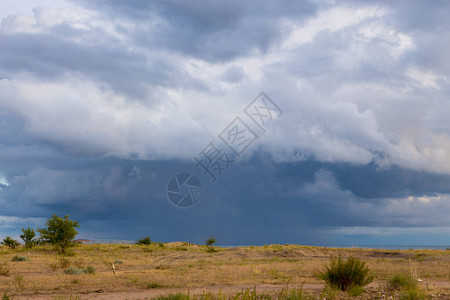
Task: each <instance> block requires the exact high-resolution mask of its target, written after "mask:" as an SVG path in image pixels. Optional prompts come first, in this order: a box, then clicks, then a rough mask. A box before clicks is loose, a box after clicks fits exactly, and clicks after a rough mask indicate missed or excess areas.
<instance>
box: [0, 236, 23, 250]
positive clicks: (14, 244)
mask: <svg viewBox="0 0 450 300" xmlns="http://www.w3.org/2000/svg"><path fill="white" fill-rule="evenodd" d="M2 245H5V246H7V247H9V248H11V249H15V248H17V247H18V246H19V245H20V243H19V242H18V241H16V240H15V239H13V238H12V237H10V236H7V237H5V238H4V239H3V241H2Z"/></svg>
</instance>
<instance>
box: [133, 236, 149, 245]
mask: <svg viewBox="0 0 450 300" xmlns="http://www.w3.org/2000/svg"><path fill="white" fill-rule="evenodd" d="M151 243H152V240H151V239H150V237H149V236H144V237H143V238H140V239H138V240H137V241H136V244H137V245H150V244H151Z"/></svg>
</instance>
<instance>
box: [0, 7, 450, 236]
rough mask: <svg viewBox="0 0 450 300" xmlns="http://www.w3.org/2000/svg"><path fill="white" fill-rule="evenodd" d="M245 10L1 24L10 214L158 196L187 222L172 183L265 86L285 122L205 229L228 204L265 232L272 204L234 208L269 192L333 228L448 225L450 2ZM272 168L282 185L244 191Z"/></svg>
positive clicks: (48, 14) (1, 170) (105, 213)
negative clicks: (170, 193)
mask: <svg viewBox="0 0 450 300" xmlns="http://www.w3.org/2000/svg"><path fill="white" fill-rule="evenodd" d="M234 2H235V3H234ZM234 2H233V3H229V2H227V3H222V2H220V1H206V2H202V3H189V4H187V3H186V2H184V1H139V2H123V1H112V0H111V1H95V2H92V1H71V2H60V3H61V5H59V8H56V6H53V7H50V6H48V5H47V6H36V7H35V8H34V9H33V11H32V12H30V13H27V14H8V15H4V16H0V18H1V17H3V18H2V19H1V26H0V45H1V47H0V133H1V138H0V205H2V211H3V212H2V214H3V215H4V216H5V218H6V219H5V220H10V219H8V218H9V217H13V216H14V217H18V218H19V217H20V218H28V217H36V218H41V217H43V216H46V215H48V213H49V212H50V211H52V210H58V211H61V212H63V211H71V212H73V213H74V214H76V215H77V216H78V217H80V218H84V219H85V221H86V222H94V219H95V218H97V219H99V220H100V219H107V220H110V219H112V218H116V217H117V213H116V212H115V211H116V210H122V211H125V212H128V213H129V215H130V216H131V215H133V214H136V213H137V211H136V209H137V207H147V205H148V208H149V209H151V211H152V212H151V215H152V216H153V215H154V214H156V212H161V211H164V213H165V215H166V217H167V221H166V222H164V221H161V222H162V223H163V224H165V225H164V226H166V227H167V228H170V226H175V225H174V222H175V221H174V220H176V218H178V217H179V216H178V213H174V212H172V211H170V210H168V208H166V207H165V205H167V204H168V203H166V202H163V201H165V200H164V197H165V196H164V189H163V188H161V187H164V186H165V182H166V181H167V180H168V178H170V176H171V175H173V174H172V173H174V172H178V171H182V169H181V170H180V169H178V168H179V167H187V168H190V167H192V163H191V159H192V157H193V156H194V155H195V154H197V153H198V152H199V151H200V150H201V149H203V148H204V147H205V146H206V145H207V143H208V142H209V141H210V140H212V139H216V138H217V134H218V133H220V132H221V131H222V130H223V128H225V126H227V125H228V123H229V122H230V121H231V120H233V119H234V118H235V117H236V116H243V112H242V110H243V108H244V107H246V106H247V104H248V103H249V102H250V101H251V100H252V99H253V98H254V97H255V96H256V95H257V94H258V93H259V92H260V91H261V90H263V91H265V92H266V93H267V94H268V95H269V96H270V97H271V98H272V99H273V100H274V101H275V102H276V103H277V104H278V105H279V106H280V107H281V108H282V109H283V111H284V114H283V116H282V118H280V119H279V120H277V121H276V122H272V123H271V124H270V128H269V130H268V131H267V132H266V133H265V134H261V138H260V139H258V141H257V144H255V145H254V146H253V147H250V148H249V149H248V150H247V152H246V153H245V156H244V158H243V159H242V160H241V161H240V164H241V165H242V166H241V165H240V164H238V166H237V167H236V168H239V167H240V168H241V169H242V171H239V172H244V173H245V174H247V175H248V177H250V178H253V179H249V178H248V177H245V178H244V179H243V180H242V182H236V181H233V180H237V179H236V178H238V177H239V176H238V177H236V176H234V177H232V179H229V180H228V181H225V182H228V183H226V184H225V183H223V184H224V186H226V187H228V188H229V187H230V186H235V185H237V186H238V187H237V188H236V191H237V192H236V193H234V192H233V193H231V192H230V191H229V190H222V188H217V187H214V188H213V189H214V190H215V191H216V192H217V194H214V193H212V194H210V195H209V197H210V198H207V200H205V201H209V203H210V204H208V205H206V204H205V206H204V207H203V208H198V211H197V213H198V214H199V215H200V216H202V218H201V220H203V222H205V223H207V222H208V221H207V220H209V219H208V218H207V217H206V216H207V215H208V214H207V211H208V210H209V213H210V214H212V215H214V213H212V212H211V211H215V212H224V211H225V212H226V213H225V216H228V218H230V219H228V220H233V218H234V217H233V216H235V217H236V218H237V219H236V224H235V225H234V226H235V227H237V226H238V225H237V224H240V225H239V226H247V227H248V228H257V227H258V226H261V224H260V223H258V222H257V221H256V220H259V219H260V218H262V216H265V215H266V213H264V212H263V211H259V210H256V211H254V212H253V213H252V214H251V215H252V216H253V217H252V218H254V222H252V221H249V223H250V224H247V225H245V224H243V223H241V222H243V221H242V220H240V219H239V218H240V217H239V215H240V214H241V213H249V212H251V211H252V209H251V207H253V206H252V205H254V204H252V205H250V204H248V203H253V201H257V200H256V199H257V198H255V197H256V196H254V195H258V197H260V199H264V198H267V195H271V197H272V199H276V200H274V201H278V202H279V201H286V203H284V204H283V205H281V204H280V206H279V207H278V211H279V212H280V214H279V215H278V216H279V217H281V216H282V215H283V214H287V216H285V217H284V219H286V220H292V218H293V216H291V217H290V215H289V214H290V211H292V209H293V208H296V207H297V208H298V209H300V208H299V207H298V205H299V204H301V205H303V209H305V207H306V208H307V210H306V211H307V212H308V213H307V214H305V216H307V215H313V216H314V218H319V216H322V217H323V218H322V219H320V220H325V221H324V222H322V224H319V223H316V222H315V220H313V219H308V221H302V222H297V221H295V222H294V221H292V222H293V223H292V226H294V227H295V226H300V227H302V226H305V227H308V228H314V229H315V230H318V231H320V230H321V232H333V231H332V230H338V229H336V228H347V227H349V226H350V227H355V228H356V227H358V226H359V227H361V228H365V227H368V228H377V227H393V228H409V227H414V226H415V227H417V228H419V227H420V228H422V227H424V228H425V227H436V228H438V227H439V228H442V227H445V226H447V227H448V226H450V224H448V220H447V218H446V214H445V212H448V211H449V207H448V203H449V196H448V194H449V193H450V191H449V190H448V188H447V187H446V186H445V185H446V183H447V182H448V180H449V175H450V152H449V151H450V122H449V121H448V115H450V105H449V102H448V98H449V95H450V85H449V75H450V64H449V59H448V53H450V51H449V49H448V48H449V45H447V44H446V42H445V41H446V40H448V39H446V37H447V36H448V35H449V30H448V29H449V26H450V24H449V21H448V20H447V18H446V17H445V16H444V15H443V14H442V12H443V11H445V8H442V7H441V5H446V4H430V3H427V2H426V1H417V2H415V3H413V4H412V3H410V2H407V1H397V2H395V3H381V4H380V3H379V2H376V1H368V2H364V3H361V2H358V1H344V2H340V3H331V2H328V1H288V2H283V4H281V3H279V2H276V1H263V2H261V3H260V4H259V5H254V2H252V1H234ZM30 5H32V4H30ZM4 9H5V8H4ZM4 9H3V10H2V9H0V12H2V11H4ZM247 121H248V119H247ZM260 133H261V132H260ZM267 161H270V164H269V163H268V162H267ZM309 164H312V167H310V168H309V169H308V171H305V172H306V173H303V172H304V171H303V170H299V169H298V168H297V166H299V165H302V166H303V165H306V166H311V165H309ZM266 168H269V170H271V173H270V172H269V173H267V178H270V181H271V182H270V184H269V186H273V189H274V190H271V191H270V190H266V189H267V188H263V187H261V189H262V190H263V191H260V192H258V190H253V191H252V192H253V193H254V195H253V194H249V193H250V192H249V191H250V188H249V187H250V186H253V185H255V186H260V185H261V182H262V181H264V179H263V178H262V177H259V176H256V175H255V174H258V172H261V170H266ZM132 170H134V171H133V172H132ZM137 170H139V171H137ZM283 170H285V171H283ZM171 171H172V173H171ZM136 172H138V173H139V176H138V175H136V174H138V173H136ZM267 172H268V171H267ZM280 172H281V173H282V172H286V174H287V175H286V176H281V177H276V176H274V175H273V174H280ZM130 174H134V175H130ZM255 176H256V177H255ZM299 176H300V178H299V180H300V181H299V182H297V183H294V180H295V179H296V178H297V177H299ZM361 176H363V177H362V178H363V179H360V178H361ZM383 177H388V178H391V181H392V182H391V183H389V182H384V179H383ZM255 178H256V179H255ZM355 182H356V183H355ZM383 182H384V183H383ZM291 183H292V184H291ZM412 183H414V184H412ZM227 184H228V185H227ZM227 193H228V194H227ZM252 195H253V196H252ZM230 197H237V198H238V199H241V200H242V199H244V198H245V197H248V198H245V199H247V201H248V203H247V204H248V205H245V206H242V205H243V204H240V202H234V201H231V202H230V203H226V200H225V199H228V198H230ZM149 199H151V200H149ZM283 199H284V200H283ZM148 202H150V203H148ZM278 202H277V203H278ZM125 203H127V204H125ZM324 205H328V207H329V209H324V210H323V211H320V210H319V207H323V206H324ZM105 207H107V208H105ZM133 207H134V209H133ZM274 208H276V206H274V207H272V206H267V207H266V209H271V211H272V212H273V209H274ZM275 211H276V210H275ZM312 212H314V213H313V214H312ZM336 212H337V213H336ZM430 214H434V215H436V216H437V217H435V218H432V219H430V218H429V217H428V216H429V215H430ZM274 215H275V216H277V214H276V213H275V214H274ZM387 215H388V216H389V217H386V216H387ZM368 216H370V217H368ZM184 218H187V219H186V221H188V220H189V217H187V216H185V217H184ZM205 218H206V219H205ZM267 218H271V217H270V216H267ZM105 222H106V221H105ZM124 222H131V221H127V218H126V217H124ZM273 222H274V223H273V228H272V229H267V230H268V231H269V232H272V233H273V234H274V235H275V232H276V229H275V228H278V227H279V226H281V225H276V224H275V221H273ZM244 223H245V222H244ZM105 224H106V223H105ZM322 225H323V226H325V227H327V228H322V227H323V226H322ZM96 226H100V225H98V224H97V225H96ZM105 226H106V225H105ZM142 226H144V225H142ZM153 226H157V224H156V223H154V224H153ZM161 226H162V225H161ZM164 226H163V227H164ZM193 226H194V227H195V226H200V225H199V224H197V225H193ZM211 226H212V227H214V226H215V225H211ZM283 226H284V227H283V228H284V229H286V228H287V227H288V226H289V223H286V224H284V225H283ZM144 227H145V226H144ZM300 227H299V228H300ZM319 227H320V228H319ZM92 228H95V226H94V225H92ZM92 228H91V229H92ZM214 228H215V227H214ZM155 230H156V231H157V232H160V233H161V235H162V234H163V233H165V231H164V229H159V230H160V231H158V230H157V229H155ZM192 230H193V229H192ZM217 230H219V229H217ZM252 230H255V229H252ZM252 230H250V229H249V231H248V232H247V233H249V232H251V231H252ZM280 230H281V229H280ZM197 231H198V232H201V233H203V231H202V230H197ZM335 232H337V231H335ZM183 234H184V233H180V236H176V237H180V238H181V237H182V236H183ZM186 234H187V233H186ZM199 234H200V233H199ZM223 235H224V236H227V233H226V232H224V233H223ZM294 236H296V233H295V230H292V231H289V232H288V233H286V236H285V237H286V239H291V240H292V239H293V237H294ZM313 236H314V235H313V234H312V235H311V241H312V242H313ZM174 237H175V236H174ZM326 239H327V238H325V237H324V239H323V240H321V241H316V242H326ZM229 240H230V242H236V241H235V240H233V239H232V238H231V237H230V238H229Z"/></svg>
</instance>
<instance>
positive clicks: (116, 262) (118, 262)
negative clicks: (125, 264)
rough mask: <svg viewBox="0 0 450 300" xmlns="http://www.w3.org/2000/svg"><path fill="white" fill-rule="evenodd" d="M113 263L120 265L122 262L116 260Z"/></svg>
mask: <svg viewBox="0 0 450 300" xmlns="http://www.w3.org/2000/svg"><path fill="white" fill-rule="evenodd" d="M114 263H115V264H121V263H122V261H121V260H120V259H116V260H115V261H114Z"/></svg>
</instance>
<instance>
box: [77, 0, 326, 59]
mask: <svg viewBox="0 0 450 300" xmlns="http://www.w3.org/2000/svg"><path fill="white" fill-rule="evenodd" d="M81 3H83V4H84V5H86V6H88V7H92V8H95V9H97V10H98V11H99V12H101V13H105V12H106V13H107V14H112V15H114V16H120V17H126V18H129V19H133V20H136V19H137V20H138V22H137V23H138V24H139V25H138V26H134V27H133V28H132V29H131V30H126V29H124V30H126V31H127V33H128V34H129V35H130V36H132V37H133V38H134V41H135V43H137V44H139V45H141V46H145V47H150V48H161V49H165V50H170V51H173V52H176V53H181V54H184V55H189V56H194V57H196V58H199V59H202V60H207V61H211V62H219V61H227V60H231V59H233V58H236V57H240V56H243V55H248V54H251V53H252V52H254V51H258V52H259V53H265V52H267V50H268V49H269V48H270V47H271V46H272V45H273V44H275V43H277V42H279V41H280V40H281V37H282V35H283V34H284V32H282V25H283V24H282V22H283V21H285V20H286V19H289V18H293V19H295V20H296V21H297V22H298V21H300V20H302V19H304V18H306V17H309V16H311V15H313V14H314V13H315V11H316V9H317V5H316V4H314V3H313V2H310V1H291V0H290V1H283V2H275V1H260V2H258V3H255V2H254V1H249V0H246V1H239V0H236V1H227V2H223V1H202V2H185V1H177V0H175V1H140V2H139V3H133V2H131V3H130V2H122V1H95V2H92V1H81ZM153 22H154V23H153Z"/></svg>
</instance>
